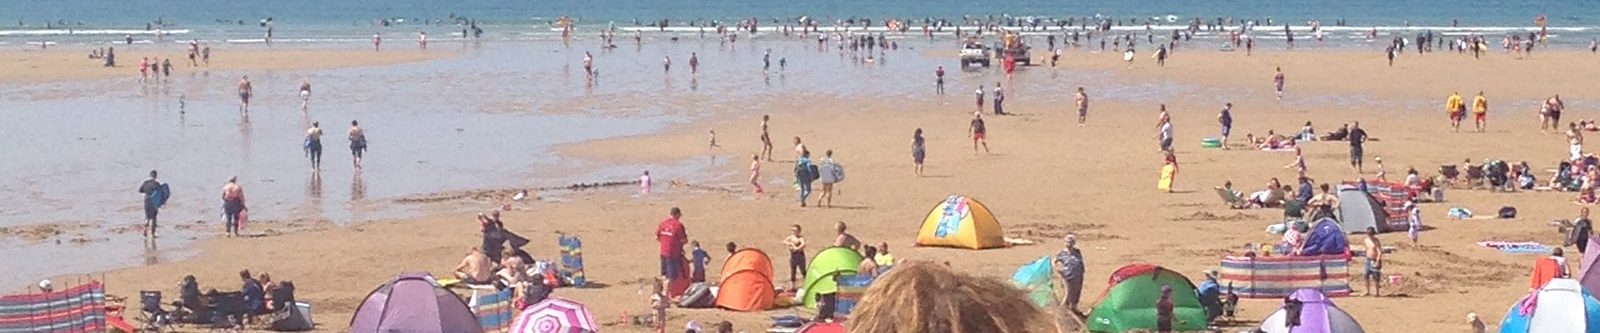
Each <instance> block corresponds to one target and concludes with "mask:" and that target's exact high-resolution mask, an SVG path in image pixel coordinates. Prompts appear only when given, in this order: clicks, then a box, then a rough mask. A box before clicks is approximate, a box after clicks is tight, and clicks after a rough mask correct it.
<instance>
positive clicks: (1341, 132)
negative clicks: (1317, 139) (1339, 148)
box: [1322, 124, 1350, 141]
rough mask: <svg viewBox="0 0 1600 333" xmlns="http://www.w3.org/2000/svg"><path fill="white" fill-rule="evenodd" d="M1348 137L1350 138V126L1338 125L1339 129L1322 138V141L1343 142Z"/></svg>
mask: <svg viewBox="0 0 1600 333" xmlns="http://www.w3.org/2000/svg"><path fill="white" fill-rule="evenodd" d="M1348 136H1350V124H1343V125H1339V129H1337V130H1334V131H1333V132H1328V135H1324V136H1322V141H1344V139H1345V137H1348Z"/></svg>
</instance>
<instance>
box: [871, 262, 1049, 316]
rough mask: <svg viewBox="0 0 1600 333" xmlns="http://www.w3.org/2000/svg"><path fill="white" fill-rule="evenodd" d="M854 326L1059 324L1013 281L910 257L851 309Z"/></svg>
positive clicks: (875, 283) (879, 281) (880, 278)
mask: <svg viewBox="0 0 1600 333" xmlns="http://www.w3.org/2000/svg"><path fill="white" fill-rule="evenodd" d="M930 290H937V291H939V292H929V291H930ZM849 331H850V332H852V333H867V332H871V333H923V332H933V333H937V332H1054V331H1055V325H1053V324H1052V323H1051V321H1050V318H1049V317H1048V316H1047V315H1045V314H1044V313H1043V312H1040V311H1039V309H1038V308H1035V307H1034V306H1033V303H1031V302H1029V301H1028V298H1027V296H1026V295H1024V294H1023V292H1022V291H1021V290H1019V289H1017V288H1016V287H1012V286H1011V284H1010V282H1007V281H1001V280H997V279H994V278H990V277H979V276H972V275H967V274H965V273H958V272H955V271H953V270H951V269H950V268H949V267H946V266H944V265H940V264H937V263H933V262H925V261H908V262H904V263H901V264H899V265H897V266H896V267H895V269H894V273H893V274H885V275H883V276H882V277H879V278H878V280H877V281H875V282H874V283H873V284H872V286H871V287H869V288H867V291H866V292H865V293H864V294H862V296H861V301H860V302H859V303H858V304H856V307H855V309H854V310H852V311H851V317H850V325H849Z"/></svg>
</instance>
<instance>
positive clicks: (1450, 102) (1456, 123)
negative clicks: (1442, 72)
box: [1444, 92, 1467, 132]
mask: <svg viewBox="0 0 1600 333" xmlns="http://www.w3.org/2000/svg"><path fill="white" fill-rule="evenodd" d="M1444 111H1445V112H1448V113H1449V114H1450V127H1451V128H1454V129H1455V131H1457V132H1460V131H1461V119H1462V118H1466V116H1467V112H1466V111H1467V106H1466V104H1465V103H1462V102H1461V93H1456V92H1452V93H1450V98H1446V99H1445V100H1444Z"/></svg>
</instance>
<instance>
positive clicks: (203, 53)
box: [200, 44, 211, 67]
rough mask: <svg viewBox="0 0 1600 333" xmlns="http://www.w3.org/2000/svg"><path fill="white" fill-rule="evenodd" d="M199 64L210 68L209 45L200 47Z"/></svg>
mask: <svg viewBox="0 0 1600 333" xmlns="http://www.w3.org/2000/svg"><path fill="white" fill-rule="evenodd" d="M200 63H201V64H204V65H205V66H206V67H211V44H205V45H204V46H201V47H200Z"/></svg>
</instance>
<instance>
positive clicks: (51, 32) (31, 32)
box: [0, 29, 189, 36]
mask: <svg viewBox="0 0 1600 333" xmlns="http://www.w3.org/2000/svg"><path fill="white" fill-rule="evenodd" d="M158 31H159V32H161V34H164V35H182V34H188V33H189V30H188V29H176V30H144V29H138V30H133V29H98V30H96V29H85V30H77V29H27V30H0V36H60V35H151V36H154V35H155V34H156V32H158Z"/></svg>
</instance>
